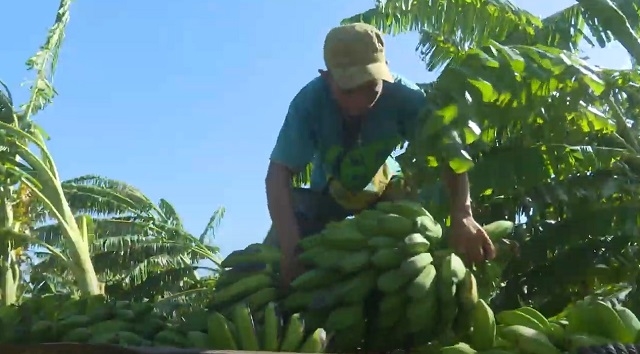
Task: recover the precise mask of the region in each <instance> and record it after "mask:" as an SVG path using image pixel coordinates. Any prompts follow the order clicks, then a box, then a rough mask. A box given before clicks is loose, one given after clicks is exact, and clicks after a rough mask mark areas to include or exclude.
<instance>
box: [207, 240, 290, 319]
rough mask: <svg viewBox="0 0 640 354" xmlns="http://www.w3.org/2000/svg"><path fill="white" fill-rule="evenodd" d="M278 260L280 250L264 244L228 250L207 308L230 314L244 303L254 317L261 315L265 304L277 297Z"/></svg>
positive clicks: (278, 294) (275, 299)
mask: <svg viewBox="0 0 640 354" xmlns="http://www.w3.org/2000/svg"><path fill="white" fill-rule="evenodd" d="M279 261H280V251H279V250H278V249H277V248H275V247H273V246H270V245H265V244H257V243H256V244H251V245H249V246H247V247H246V248H245V249H243V250H237V251H233V252H231V254H229V255H228V256H227V257H226V258H225V259H224V260H223V261H222V263H221V266H222V268H223V270H222V271H221V273H220V276H219V278H218V279H217V281H216V288H215V290H214V293H213V296H212V299H211V300H210V301H209V303H208V306H207V308H208V309H209V310H212V311H218V312H221V313H223V314H227V315H230V314H231V311H232V309H233V308H234V307H235V306H236V305H238V304H246V305H248V306H249V308H250V309H251V311H252V312H253V314H254V316H256V317H259V316H261V315H262V312H263V311H264V309H265V306H266V305H267V304H268V303H269V302H272V301H277V300H278V299H279V297H280V293H279V291H278V275H277V271H276V269H277V264H278V262H279Z"/></svg>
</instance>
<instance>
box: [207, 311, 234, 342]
mask: <svg viewBox="0 0 640 354" xmlns="http://www.w3.org/2000/svg"><path fill="white" fill-rule="evenodd" d="M207 324H208V328H207V333H208V334H209V344H210V346H211V349H214V350H238V345H237V344H236V341H235V339H234V337H233V333H231V329H230V328H229V321H227V319H226V318H225V317H224V316H222V314H221V313H219V312H213V313H211V314H210V315H209V318H208V323H207Z"/></svg>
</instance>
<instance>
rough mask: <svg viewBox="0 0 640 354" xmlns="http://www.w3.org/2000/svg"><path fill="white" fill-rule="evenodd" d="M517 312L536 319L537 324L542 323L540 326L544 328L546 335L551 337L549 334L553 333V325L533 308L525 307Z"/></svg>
mask: <svg viewBox="0 0 640 354" xmlns="http://www.w3.org/2000/svg"><path fill="white" fill-rule="evenodd" d="M515 311H517V312H521V313H524V314H525V315H527V316H529V317H531V318H532V319H534V320H535V321H536V322H538V323H540V325H541V326H542V328H543V332H544V333H545V334H547V335H549V333H550V332H551V324H550V323H549V320H548V319H547V318H546V317H544V315H543V314H541V313H540V312H539V311H538V310H536V309H534V308H533V307H529V306H524V307H520V308H518V309H515Z"/></svg>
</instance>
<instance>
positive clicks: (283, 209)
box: [265, 89, 314, 255]
mask: <svg viewBox="0 0 640 354" xmlns="http://www.w3.org/2000/svg"><path fill="white" fill-rule="evenodd" d="M304 90H305V89H303V91H301V92H300V93H299V94H298V95H297V96H296V97H295V98H294V99H293V101H292V102H291V104H290V105H289V111H288V113H287V117H286V118H285V121H284V124H283V125H282V128H281V129H280V133H279V135H278V140H277V142H276V145H275V147H274V148H273V151H272V152H271V157H270V160H271V162H270V163H269V168H268V171H267V177H266V179H265V184H266V191H267V204H268V207H269V214H270V215H271V220H272V222H273V227H274V229H275V232H276V235H277V236H278V241H279V243H280V248H281V250H282V251H283V253H285V254H287V255H293V253H294V252H295V247H296V245H297V244H298V241H299V239H300V232H299V230H298V225H297V222H296V218H295V214H294V205H293V197H292V193H291V180H292V177H293V174H294V173H295V172H297V171H300V170H302V169H303V168H304V167H305V166H306V165H307V164H308V163H309V162H310V161H311V159H312V158H313V155H314V144H313V135H312V130H311V128H310V124H309V119H311V116H310V115H309V111H308V102H307V101H308V100H307V99H306V94H307V92H304Z"/></svg>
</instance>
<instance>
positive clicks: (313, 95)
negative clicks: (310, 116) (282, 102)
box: [294, 76, 328, 107]
mask: <svg viewBox="0 0 640 354" xmlns="http://www.w3.org/2000/svg"><path fill="white" fill-rule="evenodd" d="M327 93H328V89H327V84H326V82H325V81H324V80H323V79H322V77H320V76H317V77H315V78H313V79H311V81H309V82H308V83H307V84H305V85H304V86H303V87H302V88H301V89H300V91H298V93H297V94H296V96H295V98H294V101H296V102H298V103H301V104H304V105H305V106H311V107H313V106H314V105H321V104H322V103H323V101H324V100H325V99H326V97H327Z"/></svg>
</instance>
